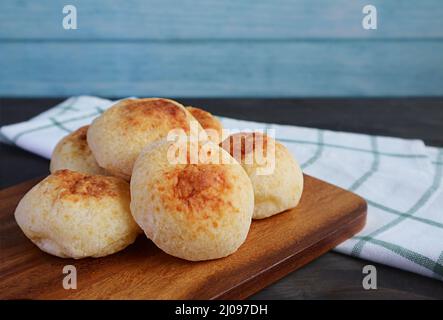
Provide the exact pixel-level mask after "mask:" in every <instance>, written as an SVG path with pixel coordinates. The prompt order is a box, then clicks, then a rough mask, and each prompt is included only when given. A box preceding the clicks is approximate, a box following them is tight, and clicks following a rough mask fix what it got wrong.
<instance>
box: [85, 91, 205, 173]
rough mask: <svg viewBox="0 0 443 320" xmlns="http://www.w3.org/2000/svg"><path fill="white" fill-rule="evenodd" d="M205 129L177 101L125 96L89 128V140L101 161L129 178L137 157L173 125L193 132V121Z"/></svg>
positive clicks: (111, 169)
mask: <svg viewBox="0 0 443 320" xmlns="http://www.w3.org/2000/svg"><path fill="white" fill-rule="evenodd" d="M191 122H192V123H193V125H195V127H196V128H197V129H198V130H201V131H203V129H202V128H201V126H200V124H199V123H198V122H197V121H196V120H195V119H194V117H193V116H192V115H191V114H190V113H189V111H187V110H186V109H185V107H183V106H182V105H181V104H179V103H178V102H175V101H173V100H168V99H160V98H149V99H126V100H122V101H120V102H118V103H117V104H115V105H114V106H112V107H111V108H109V109H107V110H106V111H105V112H104V113H103V114H102V115H101V116H99V117H98V118H96V119H95V120H94V121H93V123H92V124H91V126H90V127H89V130H88V137H87V138H88V144H89V147H90V148H91V150H92V153H93V154H94V157H95V159H96V160H97V162H98V164H99V165H100V166H101V167H102V168H104V169H106V170H107V171H108V172H110V173H111V174H113V175H115V176H118V177H121V178H124V179H126V180H129V179H130V177H131V173H132V167H133V166H134V162H135V159H137V156H138V155H139V153H140V152H141V150H142V149H143V148H144V147H145V146H146V145H147V144H149V143H151V142H154V141H155V140H157V139H161V138H164V137H166V136H167V135H168V133H169V132H171V130H173V129H182V130H183V131H184V132H185V133H187V134H189V133H190V131H191V130H190V128H191V124H192V123H191Z"/></svg>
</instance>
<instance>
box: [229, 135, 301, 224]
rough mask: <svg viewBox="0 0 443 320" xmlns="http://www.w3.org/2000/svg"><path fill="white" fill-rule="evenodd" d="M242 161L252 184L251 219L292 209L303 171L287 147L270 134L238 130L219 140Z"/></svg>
mask: <svg viewBox="0 0 443 320" xmlns="http://www.w3.org/2000/svg"><path fill="white" fill-rule="evenodd" d="M222 146H223V148H225V150H227V151H229V153H230V154H231V155H232V156H233V157H234V158H235V159H236V160H237V161H239V162H240V163H241V165H242V166H243V169H245V171H246V172H247V174H248V176H249V178H250V179H251V181H252V185H253V187H254V198H255V206H254V215H253V218H254V219H263V218H267V217H270V216H272V215H275V214H277V213H280V212H282V211H285V210H287V209H291V208H294V207H295V206H297V204H298V203H299V201H300V198H301V195H302V191H303V172H302V170H301V168H300V166H299V165H298V163H297V161H296V160H295V159H294V157H293V156H292V154H291V153H290V152H289V150H288V149H287V148H286V147H285V146H284V145H282V144H281V143H279V142H277V141H275V140H274V139H272V138H271V137H269V136H267V135H264V134H261V133H258V132H254V133H237V134H234V135H231V136H230V137H228V138H227V139H226V140H225V141H223V143H222Z"/></svg>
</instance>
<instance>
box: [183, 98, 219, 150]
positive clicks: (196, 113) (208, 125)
mask: <svg viewBox="0 0 443 320" xmlns="http://www.w3.org/2000/svg"><path fill="white" fill-rule="evenodd" d="M186 109H188V111H189V112H190V113H191V114H192V116H193V117H194V118H195V119H196V120H197V121H198V122H199V123H200V125H201V126H202V128H203V129H204V130H205V131H206V132H208V137H209V139H210V140H211V141H212V142H214V143H217V144H218V143H220V142H221V139H222V130H223V126H222V124H221V122H220V121H219V120H218V119H217V118H216V117H214V116H213V115H212V114H211V113H209V112H207V111H205V110H203V109H200V108H196V107H191V106H189V107H186ZM211 130H213V131H212V132H211Z"/></svg>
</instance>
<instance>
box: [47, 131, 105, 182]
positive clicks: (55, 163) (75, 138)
mask: <svg viewBox="0 0 443 320" xmlns="http://www.w3.org/2000/svg"><path fill="white" fill-rule="evenodd" d="M88 127H89V126H83V127H81V128H79V129H77V130H76V131H74V132H72V133H70V134H68V135H67V136H65V137H64V138H63V139H61V140H60V141H59V143H57V145H56V147H55V149H54V151H53V152H52V156H51V163H50V165H49V171H51V173H54V172H55V171H57V170H62V169H68V170H72V171H77V172H82V173H88V174H99V175H106V170H105V169H103V168H101V167H100V166H99V165H98V163H97V161H95V158H94V155H93V154H92V152H91V149H90V148H89V146H88V143H87V141H86V135H87V132H88Z"/></svg>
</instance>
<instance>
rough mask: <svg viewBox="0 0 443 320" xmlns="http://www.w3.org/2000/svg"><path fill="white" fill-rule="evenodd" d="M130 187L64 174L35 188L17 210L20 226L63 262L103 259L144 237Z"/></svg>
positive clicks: (101, 178) (107, 179)
mask: <svg viewBox="0 0 443 320" xmlns="http://www.w3.org/2000/svg"><path fill="white" fill-rule="evenodd" d="M129 203H130V194H129V185H128V183H127V182H126V181H124V180H122V179H119V178H115V177H105V176H94V175H88V174H83V173H78V172H74V171H69V170H60V171H56V172H55V173H53V174H51V175H50V176H48V177H47V178H46V179H44V180H43V181H41V182H40V183H39V184H37V185H36V186H34V187H33V188H32V189H31V190H30V191H29V192H28V193H26V195H25V196H24V197H23V198H22V200H21V201H20V202H19V204H18V206H17V208H16V210H15V219H16V221H17V224H18V225H19V226H20V228H21V229H22V230H23V232H24V233H25V235H26V236H27V237H28V238H29V239H30V240H31V241H32V242H34V243H35V244H36V245H37V246H38V247H39V248H40V249H41V250H43V251H45V252H47V253H49V254H52V255H55V256H58V257H62V258H68V257H70V258H75V259H80V258H85V257H103V256H106V255H109V254H112V253H115V252H117V251H120V250H122V249H124V248H125V247H126V246H128V245H129V244H131V243H133V242H134V240H135V238H136V237H137V235H138V234H139V233H140V232H141V230H140V228H139V227H138V226H137V224H136V223H135V221H134V220H133V218H132V216H131V213H130V209H129Z"/></svg>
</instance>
